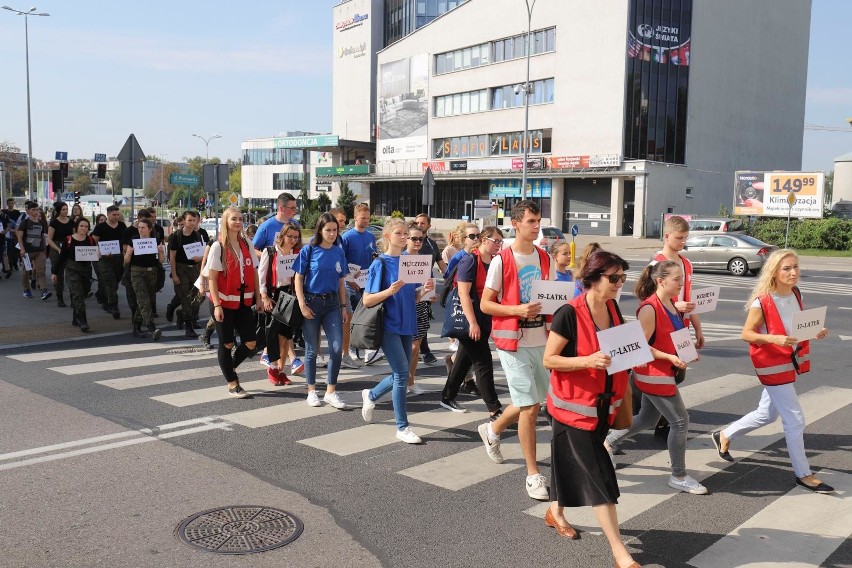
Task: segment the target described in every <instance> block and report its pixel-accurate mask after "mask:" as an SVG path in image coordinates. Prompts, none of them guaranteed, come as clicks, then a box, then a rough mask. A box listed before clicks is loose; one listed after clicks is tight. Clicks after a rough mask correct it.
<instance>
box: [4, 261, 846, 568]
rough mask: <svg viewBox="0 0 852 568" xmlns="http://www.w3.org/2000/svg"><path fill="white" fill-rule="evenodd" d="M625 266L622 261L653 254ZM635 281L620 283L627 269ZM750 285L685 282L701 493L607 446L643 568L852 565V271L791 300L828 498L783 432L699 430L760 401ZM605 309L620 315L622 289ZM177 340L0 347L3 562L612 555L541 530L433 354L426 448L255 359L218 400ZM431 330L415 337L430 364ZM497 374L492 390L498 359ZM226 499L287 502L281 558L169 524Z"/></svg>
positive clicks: (440, 348) (808, 440)
mask: <svg viewBox="0 0 852 568" xmlns="http://www.w3.org/2000/svg"><path fill="white" fill-rule="evenodd" d="M626 256H627V257H628V259H629V258H630V256H631V255H630V254H629V253H628V254H627V255H626ZM634 256H635V257H636V258H635V259H633V260H635V261H636V262H634V263H632V264H633V266H635V267H639V266H641V265H642V264H643V263H644V262H645V260H646V259H647V256H648V255H647V254H646V251H639V252H637V253H636V254H635V255H634ZM630 272H631V275H632V278H631V280H628V283H627V290H628V291H629V289H631V288H632V285H633V284H634V283H635V275H636V274H637V273H638V270H633V269H631V271H630ZM753 282H754V279H753V278H735V277H731V276H726V275H714V274H702V275H698V276H697V278H696V284H695V286H696V287H700V286H702V285H710V284H716V285H721V286H722V293H721V299H722V301H721V302H720V305H719V307H718V309H717V310H716V311H715V312H713V313H711V314H707V315H706V316H705V317H704V318H703V321H704V322H705V323H704V326H705V335H706V336H707V338H708V345H707V347H706V348H705V349H704V350H703V352H702V359H701V361H699V362H697V363H695V364H693V365H692V366H691V367H690V369H689V371H688V378H687V381H686V382H685V383H684V385H682V386H683V388H684V393H685V394H684V396H685V398H687V399H688V400H690V401H691V403H690V404H689V405H688V406H689V408H690V417H691V425H690V441H689V451H688V452H687V468H688V469H689V471H690V473H691V474H692V475H693V476H695V477H698V478H700V479H702V480H703V481H702V482H703V483H704V484H705V485H706V486H707V487H708V489H709V490H710V495H707V496H693V495H687V494H676V493H675V492H674V491H673V490H670V489H669V488H668V487H667V486H666V481H667V478H668V473H667V472H668V456H667V452H666V449H665V443H664V441H663V440H660V439H658V438H655V437H654V436H653V435H652V434H651V433H650V432H648V433H646V434H643V435H639V436H636V437H635V438H634V439H633V440H630V441H626V442H624V443H623V444H622V445H621V449H622V450H623V452H624V453H623V455H619V456H617V462H618V475H619V483H620V485H621V491H622V498H621V502H620V504H619V515H620V518H621V519H622V533H623V536H624V538H625V540H626V541H627V542H628V544H629V546H630V549H631V551H632V552H633V554H634V557H635V558H636V559H637V560H638V561H639V562H640V563H641V564H642V565H643V566H665V567H686V566H693V567H695V568H710V567H723V566H742V565H750V566H778V565H782V564H783V565H790V566H792V565H795V566H834V567H840V566H850V565H852V541H850V539H849V537H850V534H852V506H850V503H852V501H850V492H851V491H852V457H850V456H852V453H850V449H852V428H850V426H849V416H850V412H849V411H850V403H852V386H850V384H849V372H848V369H849V368H850V366H852V355H850V349H849V347H850V346H852V343H850V342H849V340H850V339H852V317H850V315H852V301H850V299H852V275H850V273H849V272H847V271H844V270H809V271H808V272H807V273H806V275H805V277H804V278H803V280H802V285H801V287H802V289H803V293H804V299H805V302H806V305H807V306H808V307H817V306H822V305H826V306H828V314H829V315H828V318H827V320H828V322H827V323H828V327H829V328H830V330H831V334H830V336H829V338H827V339H826V340H824V341H821V342H815V343H814V344H813V347H812V353H813V355H812V358H813V371H812V372H811V373H810V374H809V375H806V376H804V377H802V378H801V379H800V380H799V381H798V383H797V389H798V392H799V394H800V397H801V398H802V401H803V405H804V407H805V414H806V417H807V421H808V426H807V429H806V433H805V446H806V448H807V450H808V457H809V459H810V462H811V466H812V468H813V469H814V470H815V471H817V472H820V475H821V476H822V477H823V478H824V479H825V480H826V481H828V482H830V483H832V484H833V485H835V486H836V487H837V488H838V492H837V493H836V494H835V495H831V496H822V495H815V494H811V493H809V492H805V491H804V490H802V489H800V488H796V486H795V485H794V476H793V474H792V471H791V469H790V464H789V458H788V457H787V453H786V447H785V442H784V439H783V435H782V434H781V433H780V432H781V430H780V423H779V424H776V425H774V426H770V427H767V428H765V429H762V430H760V431H757V432H755V433H753V434H752V435H750V436H748V437H747V438H745V439H743V440H741V441H738V442H737V443H736V444H735V445H734V446H733V448H732V453H733V454H734V456H735V457H737V458H738V460H737V462H736V463H734V464H727V463H726V462H722V461H721V460H719V458H718V456H716V453H715V450H713V447H712V443H711V442H710V439H709V436H708V433H709V432H710V431H711V430H713V429H716V428H717V427H718V426H720V425H724V424H727V423H729V422H730V421H732V420H734V419H736V418H738V417H739V416H741V415H743V414H745V413H747V412H749V411H750V410H752V409H753V408H754V407H756V405H757V401H758V399H759V396H760V388H759V386H758V382H757V380H756V379H755V378H754V376H753V370H752V369H751V366H750V363H749V359H748V355H747V348H746V346H745V344H744V343H743V342H742V341H741V340H740V339H739V330H740V328H741V326H742V322H743V320H744V312H743V302H744V301H745V299H746V297H747V295H748V293H749V290H750V287H751V285H752V284H753ZM621 305H622V311H623V312H624V313H625V314H632V313H634V312H635V308H636V301H635V298H633V297H632V296H631V295H629V293H628V292H625V295H624V297H623V298H622V302H621ZM441 315H442V314H441V310H440V309H438V310H436V317H437V318H438V320H437V321H436V322H434V323H433V326H432V330H431V331H432V333H433V334H434V333H437V332H438V331H439V329H440V325H439V323H438V322H439V321H440V317H441ZM167 329H168V328H167ZM175 335H176V334H167V336H168V337H166V338H165V341H164V342H163V343H161V344H156V345H152V344H150V343H147V342H144V341H139V340H133V339H132V338H131V337H130V336H129V334H127V333H124V334H121V335H111V336H106V337H94V338H88V339H85V340H80V341H74V342H65V343H53V344H40V345H35V346H29V347H28V346H19V347H15V348H13V349H2V348H0V379H2V380H0V398H2V399H3V401H4V402H3V405H2V407H3V411H2V412H0V427H2V430H3V436H2V437H0V440H2V441H0V480H2V481H0V487H2V488H3V491H2V495H3V497H2V501H0V526H4V527H7V529H6V530H2V531H0V550H2V551H3V555H2V557H0V565H2V566H93V565H101V566H120V565H121V566H130V565H132V566H184V565H186V566H189V565H199V564H200V563H202V562H203V563H205V564H209V565H212V566H219V565H221V566H236V565H241V566H242V565H244V566H265V565H273V564H275V565H281V564H282V563H286V564H289V565H293V566H329V565H344V564H347V565H350V566H377V565H382V566H394V567H397V566H411V567H424V568H425V567H432V566H518V565H529V566H543V565H548V564H551V563H558V564H559V565H561V566H578V567H580V566H582V567H597V566H601V567H604V566H612V561H611V557H610V553H609V547H608V545H607V543H606V540H605V539H604V537H603V536H602V535H600V534H599V529H597V526H596V524H595V523H594V521H593V520H592V518H591V517H590V513H589V511H587V510H577V511H571V510H566V517H567V518H568V520H569V521H571V522H573V523H574V524H575V525H576V526H579V527H582V528H583V532H582V533H581V534H582V538H581V539H580V540H579V541H573V542H569V541H566V540H564V539H560V538H559V537H557V536H556V535H555V533H554V532H553V531H552V529H548V528H546V527H545V526H544V523H543V521H542V517H543V514H544V508H543V507H544V506H543V505H540V504H539V503H538V502H536V501H533V500H531V499H530V498H529V497H528V496H527V495H526V492H525V490H524V487H523V481H524V473H523V467H522V460H521V459H520V453H519V451H518V449H517V444H516V443H513V442H515V440H516V438H515V437H514V435H513V434H514V433H513V432H512V431H510V432H509V433H507V435H504V450H503V452H504V455H506V456H507V462H506V463H505V464H503V465H502V466H496V465H495V464H493V463H491V462H490V461H489V460H488V458H487V457H486V455H485V452H484V450H483V449H482V445H481V442H480V441H479V437H478V435H477V432H476V426H477V425H478V424H479V423H481V422H482V421H484V420H485V415H486V414H485V411H484V405H482V403H481V402H479V401H477V400H476V399H473V398H471V397H465V396H464V395H462V396H461V397H460V398H459V401H460V402H461V403H462V404H464V405H465V406H467V407H468V408H469V409H470V410H471V412H470V413H468V414H463V415H460V414H452V413H450V412H448V411H445V410H443V409H441V408H440V407H439V406H438V400H439V392H438V391H439V390H440V387H441V386H442V384H443V379H444V377H445V372H444V369H443V366H438V367H432V368H430V367H426V366H423V365H421V366H420V367H419V368H418V375H417V376H418V380H419V382H420V383H421V384H422V385H423V386H424V388H426V389H429V390H431V391H433V392H430V393H428V394H426V395H423V396H419V397H410V398H409V400H408V412H409V417H410V420H411V422H412V426H413V428H414V429H415V431H418V432H420V433H421V434H422V435H423V437H424V440H425V443H424V444H423V445H421V446H408V445H405V444H402V443H399V442H396V441H395V440H394V438H393V426H392V424H393V413H392V410H391V407H390V404H387V403H386V404H379V406H378V408H377V410H376V414H375V419H374V422H375V423H376V424H375V425H373V426H369V427H365V425H364V423H363V422H362V420H361V417H360V412H359V411H358V410H357V409H355V410H354V411H345V412H340V411H335V410H329V409H328V408H321V409H311V408H309V407H307V405H306V404H305V403H304V397H305V391H304V387H303V383H302V381H301V380H297V381H295V384H294V385H293V386H291V387H286V388H276V387H271V386H270V385H269V383H267V382H266V380H265V371H264V369H263V368H262V367H261V366H260V365H259V363H257V359H255V360H254V361H252V362H249V363H246V364H245V366H244V367H243V369H242V371H241V373H240V376H241V379H242V381H243V383H244V384H247V388H249V390H252V391H254V392H255V393H256V395H255V396H254V398H252V399H247V400H232V399H228V398H227V397H226V395H225V387H224V381H223V380H222V378H221V376H220V374H219V371H218V369H217V368H216V359H215V356H214V355H212V354H206V353H201V354H199V353H194V354H188V355H187V354H178V353H176V352H174V351H173V350H174V349H177V348H181V347H187V346H191V347H194V346H196V345H197V344H192V343H187V342H185V341H183V340H182V339H181V338H180V337H176V336H175ZM443 341H444V340H441V339H440V338H437V337H433V338H432V339H431V343H432V346H433V350H435V353H436V355H438V356H439V359H440V358H441V356H442V355H443V354H444V353H445V352H446V351H445V349H446V344H445V343H443ZM149 347H151V349H148V348H149ZM92 349H95V350H92ZM140 349H141V350H140ZM170 352H171V353H170ZM495 370H496V371H497V379H498V392H499V393H500V394H501V399H503V400H504V401H507V400H508V394H507V389H506V387H505V378H504V375H503V373H502V370H500V366H499V361H496V358H495ZM386 371H387V367H386V366H374V367H364V368H362V369H361V370H359V371H347V370H344V371H343V372H342V373H341V385H340V387H339V392H341V394H342V396H344V398H345V399H346V400H347V401H351V402H353V403H356V402H357V401H358V399H359V391H360V390H361V389H363V388H367V387H370V386H372V385H374V384H375V382H376V381H377V380H378V378H380V377H381V376H383V374H384V373H385V372H386ZM320 376H322V375H320ZM254 381H257V382H256V383H255V382H254ZM687 393H688V394H687ZM539 426H540V427H541V431H540V434H539V461H540V463H541V466H542V471H543V473H545V474H546V476H547V477H548V478H549V477H550V475H549V474H550V472H549V459H548V456H549V444H548V442H549V431H548V429H547V427H546V423H545V421H544V420H543V419H542V420H540V422H539ZM140 430H143V431H142V432H140ZM237 504H250V505H266V506H272V507H278V508H281V509H285V510H287V511H289V512H292V513H293V514H295V515H297V516H299V517H301V519H302V520H303V521H304V523H305V530H304V533H303V535H302V536H301V537H300V538H299V539H297V540H296V541H295V542H293V543H291V544H289V545H287V546H285V547H283V548H280V549H276V550H273V551H270V552H265V553H260V554H253V555H248V556H231V557H222V556H217V555H211V554H208V553H204V552H197V551H195V550H193V549H190V548H189V547H187V546H186V545H184V544H183V543H180V542H179V541H178V540H177V538H176V537H175V536H174V534H173V532H174V529H175V527H176V526H177V525H178V523H180V521H181V520H182V519H184V518H185V517H188V516H189V515H191V514H193V513H196V512H199V511H203V510H206V509H210V508H214V507H217V506H228V505H237ZM12 527H14V530H11V528H12Z"/></svg>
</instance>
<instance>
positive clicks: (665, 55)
mask: <svg viewBox="0 0 852 568" xmlns="http://www.w3.org/2000/svg"><path fill="white" fill-rule="evenodd" d="M666 4H669V5H668V6H666ZM633 11H634V13H636V15H637V16H638V17H637V18H636V19H635V20H634V22H635V25H633V26H631V27H630V28H629V29H628V33H629V36H628V38H627V57H629V58H631V59H640V60H642V61H653V62H654V63H662V64H664V65H674V66H680V67H688V66H689V58H690V51H691V44H692V40H691V37H690V36H691V27H692V26H691V24H692V21H691V18H690V17H689V16H687V14H690V13H691V12H692V0H686V1H684V0H681V1H680V2H674V6H672V3H671V2H668V3H666V2H663V1H660V0H654V2H653V3H647V4H645V5H644V10H641V9H637V7H636V6H635V1H634V6H633Z"/></svg>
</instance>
